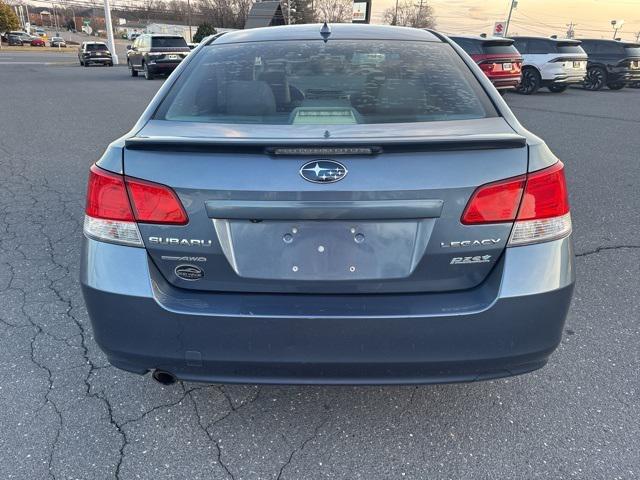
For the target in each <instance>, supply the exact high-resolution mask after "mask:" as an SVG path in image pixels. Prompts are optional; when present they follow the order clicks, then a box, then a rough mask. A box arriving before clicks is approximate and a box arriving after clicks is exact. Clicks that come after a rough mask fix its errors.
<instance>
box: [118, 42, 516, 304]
mask: <svg viewBox="0 0 640 480" xmlns="http://www.w3.org/2000/svg"><path fill="white" fill-rule="evenodd" d="M223 38H224V37H223ZM265 43H268V42H265ZM327 45H328V46H327ZM327 45H324V43H323V42H307V43H305V44H301V43H296V44H292V45H288V44H287V42H273V45H265V44H260V45H257V44H256V45H253V44H252V45H244V46H242V48H241V49H236V48H235V47H233V46H232V48H221V49H220V50H209V51H208V52H207V53H206V54H204V55H203V56H202V57H201V58H200V60H198V59H196V60H194V62H195V63H193V62H192V63H190V64H189V66H188V69H187V70H186V71H185V72H184V73H183V75H182V76H181V77H180V79H179V81H178V83H177V84H176V85H175V86H174V90H172V92H171V93H170V94H169V96H168V97H167V98H166V99H165V101H164V102H163V104H162V105H161V107H160V108H159V109H158V111H157V113H156V116H155V118H154V119H152V120H150V121H149V122H148V123H147V124H146V126H145V127H144V128H143V129H142V130H141V131H140V132H138V134H137V136H136V137H135V138H131V139H129V140H128V141H127V146H126V148H125V150H124V173H125V174H126V175H128V176H131V177H137V178H141V179H146V180H150V181H153V182H157V183H161V184H164V185H168V186H170V187H171V188H173V189H174V190H175V192H176V193H177V195H178V196H179V198H180V200H181V202H182V204H183V206H184V208H185V210H186V212H187V214H188V217H189V222H188V224H187V225H183V226H166V225H156V224H140V225H139V228H140V232H141V234H142V236H143V240H144V243H145V247H146V248H147V250H148V252H149V255H150V258H151V260H152V262H153V263H154V265H155V266H156V267H157V268H158V269H159V270H160V271H161V272H162V274H163V275H164V276H165V277H166V279H167V280H168V281H169V282H171V283H172V284H174V285H176V286H179V287H182V288H188V289H198V290H211V291H235V292H303V293H363V292H367V293H384V292H427V291H444V290H460V289H468V288H473V287H475V286H477V285H478V284H479V283H481V282H482V281H483V280H484V279H485V278H486V276H487V275H488V273H489V272H490V271H491V269H492V268H494V267H495V266H496V264H497V263H498V262H499V260H500V257H501V255H502V252H503V251H504V248H505V246H506V242H507V239H508V236H509V233H510V231H511V227H512V223H511V222H509V221H507V222H504V223H497V224H479V225H473V226H471V225H463V224H462V222H461V217H462V215H463V212H464V210H465V206H466V205H467V202H468V201H469V199H470V197H471V195H472V194H473V192H474V191H475V190H476V188H478V186H480V185H483V184H486V183H489V182H494V181H496V180H500V179H505V178H509V177H516V176H520V175H523V174H524V173H525V172H526V170H527V149H526V146H525V143H524V139H523V138H522V137H519V136H518V135H516V134H515V133H514V131H513V130H512V129H511V128H510V127H509V125H508V124H507V123H506V122H505V121H504V119H503V118H501V117H500V116H498V115H497V112H496V111H495V110H494V109H493V105H492V104H491V102H490V101H489V99H488V98H487V97H486V94H485V93H484V91H483V90H482V88H481V87H480V86H479V85H478V84H477V80H475V77H473V76H472V75H471V74H470V72H469V71H468V69H467V70H463V69H466V68H467V67H466V65H464V64H463V63H462V61H461V60H460V59H459V57H457V54H455V52H454V51H453V49H451V47H450V46H449V45H444V44H436V45H430V44H427V45H413V44H411V43H410V42H408V43H407V44H406V45H403V44H402V42H393V44H391V45H389V44H387V43H384V42H382V43H378V42H372V41H367V42H366V43H365V42H363V43H362V45H359V44H358V43H357V42H345V43H341V42H338V41H333V42H329V43H328V44H327ZM208 48H210V49H211V48H213V47H208ZM307 60H308V61H307ZM445 60H446V61H448V63H447V62H445ZM405 61H406V62H407V65H404V64H403V62H405ZM287 62H290V63H288V64H287ZM434 63H435V64H437V65H438V67H439V68H438V69H434V68H432V66H433V64H434ZM409 64H410V65H409ZM447 65H449V67H447ZM454 67H455V68H454ZM189 69H191V70H189ZM425 72H427V73H425ZM434 72H436V73H434ZM265 73H268V74H265ZM238 78H242V79H238ZM247 78H250V79H247ZM362 78H366V79H367V81H366V82H363V81H362ZM320 80H322V81H320ZM283 86H284V88H286V87H288V89H287V90H285V92H283V91H282V89H283ZM232 122H233V123H232Z"/></svg>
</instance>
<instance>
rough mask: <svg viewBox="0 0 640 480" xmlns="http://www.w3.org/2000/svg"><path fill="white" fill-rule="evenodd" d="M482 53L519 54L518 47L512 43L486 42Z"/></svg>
mask: <svg viewBox="0 0 640 480" xmlns="http://www.w3.org/2000/svg"><path fill="white" fill-rule="evenodd" d="M482 53H486V54H488V55H514V54H515V55H519V52H518V49H517V48H516V47H514V46H513V45H512V44H502V45H500V44H497V45H496V44H491V43H490V44H485V45H483V47H482Z"/></svg>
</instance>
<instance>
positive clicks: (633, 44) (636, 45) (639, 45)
mask: <svg viewBox="0 0 640 480" xmlns="http://www.w3.org/2000/svg"><path fill="white" fill-rule="evenodd" d="M580 41H581V42H584V41H586V42H601V43H615V44H619V45H624V46H625V47H632V48H640V43H636V42H625V41H623V40H610V39H608V38H581V39H580Z"/></svg>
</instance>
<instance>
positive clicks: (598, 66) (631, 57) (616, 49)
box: [582, 39, 640, 90]
mask: <svg viewBox="0 0 640 480" xmlns="http://www.w3.org/2000/svg"><path fill="white" fill-rule="evenodd" d="M582 48H583V49H584V50H585V52H587V54H588V55H589V63H588V65H587V76H586V77H585V81H584V87H585V88H586V89H587V90H600V89H601V88H603V87H604V86H605V85H606V86H607V87H609V88H610V89H611V90H619V89H621V88H624V87H625V86H626V85H632V84H636V83H638V82H640V44H637V43H630V42H620V41H618V40H591V39H586V40H582Z"/></svg>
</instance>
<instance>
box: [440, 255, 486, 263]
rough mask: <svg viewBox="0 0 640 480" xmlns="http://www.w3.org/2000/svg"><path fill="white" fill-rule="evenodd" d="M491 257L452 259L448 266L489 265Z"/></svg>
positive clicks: (479, 256) (477, 256)
mask: <svg viewBox="0 0 640 480" xmlns="http://www.w3.org/2000/svg"><path fill="white" fill-rule="evenodd" d="M490 261H491V255H476V256H473V257H453V258H452V259H451V262H450V264H449V265H467V264H469V263H489V262H490Z"/></svg>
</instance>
